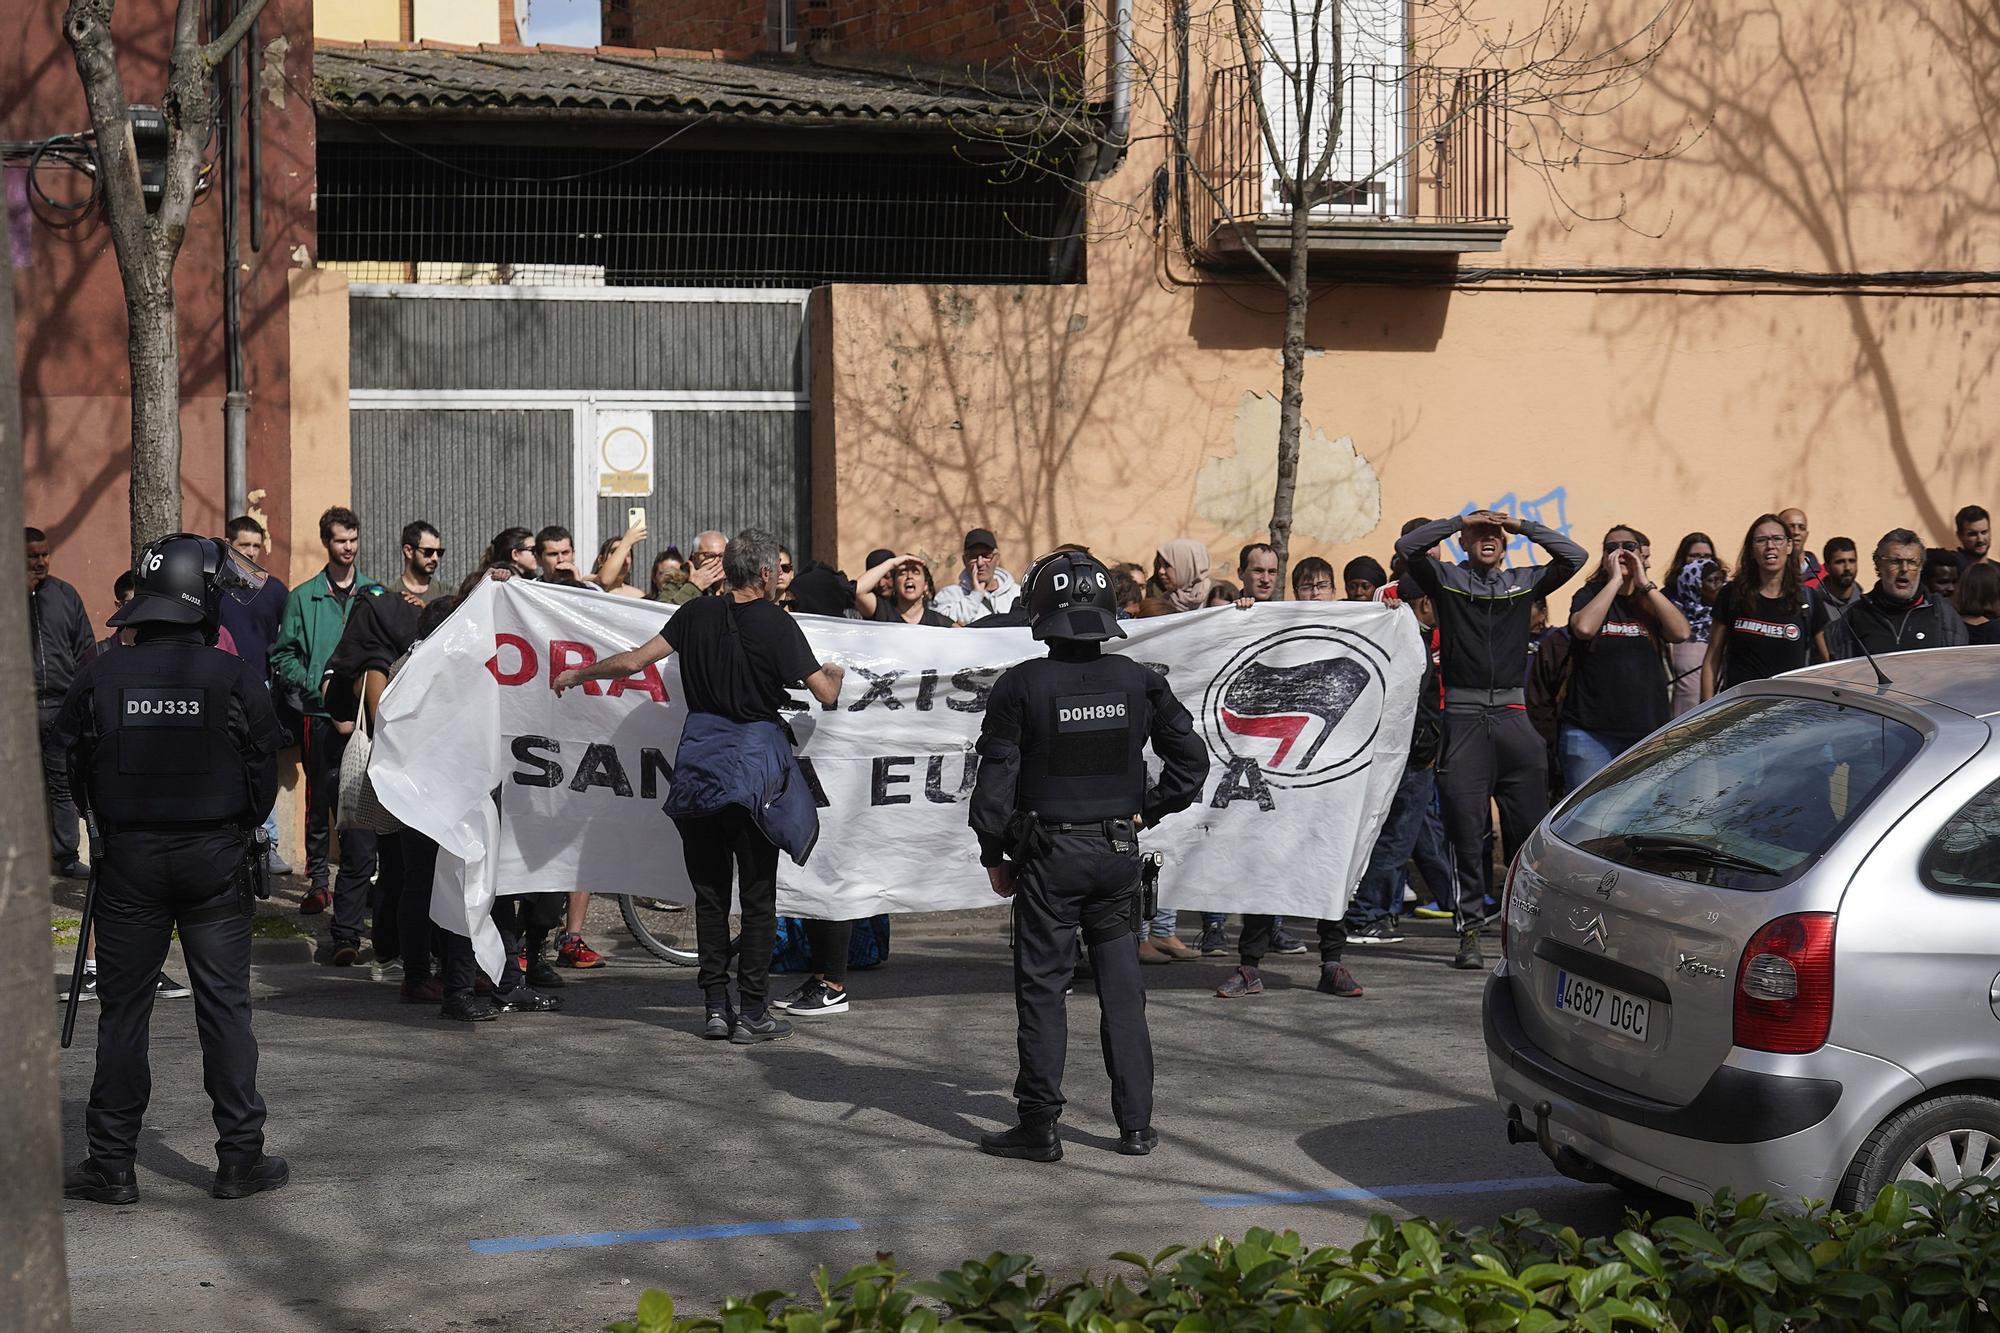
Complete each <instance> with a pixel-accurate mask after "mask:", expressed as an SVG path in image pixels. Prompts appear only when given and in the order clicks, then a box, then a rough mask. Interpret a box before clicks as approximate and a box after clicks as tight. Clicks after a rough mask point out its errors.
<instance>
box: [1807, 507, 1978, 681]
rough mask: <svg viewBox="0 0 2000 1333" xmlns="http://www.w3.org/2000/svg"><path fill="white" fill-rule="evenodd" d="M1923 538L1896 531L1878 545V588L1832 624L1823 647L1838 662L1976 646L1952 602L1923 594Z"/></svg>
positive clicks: (1876, 546)
mask: <svg viewBox="0 0 2000 1333" xmlns="http://www.w3.org/2000/svg"><path fill="white" fill-rule="evenodd" d="M1923 568H1924V543H1923V539H1922V538H1921V537H1919V536H1917V534H1916V533H1914V532H1912V531H1910V530H1909V529H1908V528H1892V529H1890V530H1889V531H1888V532H1885V533H1883V534H1882V540H1881V541H1879V542H1876V543H1875V586H1874V587H1873V588H1871V589H1869V590H1868V592H1867V594H1866V595H1864V596H1863V597H1861V598H1860V599H1859V600H1858V601H1856V602H1855V603H1854V605H1853V606H1852V607H1850V608H1849V609H1848V611H1847V613H1846V614H1845V615H1843V616H1841V617H1840V619H1838V620H1836V621H1834V622H1833V623H1832V624H1830V625H1828V626H1827V627H1826V629H1825V630H1824V631H1823V632H1822V635H1821V643H1822V645H1823V647H1824V649H1825V652H1826V656H1827V657H1829V658H1831V659H1834V660H1836V661H1838V660H1840V659H1842V658H1849V657H1859V656H1861V654H1862V650H1863V649H1864V648H1865V649H1866V650H1867V651H1868V652H1870V653H1898V652H1908V651H1910V650H1912V649H1917V648H1956V647H1959V646H1960V645H1962V644H1966V643H1969V642H1971V639H1972V636H1971V635H1970V634H1969V633H1968V632H1967V631H1966V628H1965V622H1964V621H1963V620H1960V619H1959V618H1958V612H1957V611H1955V610H1953V609H1952V605H1951V603H1950V602H1947V601H1945V600H1944V599H1943V598H1941V597H1933V596H1932V595H1931V594H1929V593H1927V592H1925V591H1924V586H1923V581H1922V574H1923Z"/></svg>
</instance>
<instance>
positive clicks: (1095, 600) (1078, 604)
mask: <svg viewBox="0 0 2000 1333" xmlns="http://www.w3.org/2000/svg"><path fill="white" fill-rule="evenodd" d="M1027 582H1028V612H1029V615H1030V617H1031V619H1030V624H1032V625H1033V627H1034V634H1035V637H1036V638H1037V639H1075V640H1079V641H1081V642H1084V643H1097V642H1101V641H1103V640H1105V639H1122V638H1124V637H1125V630H1124V628H1123V627H1121V626H1120V625H1119V623H1118V604H1117V603H1116V602H1115V601H1113V600H1112V597H1111V573H1110V571H1109V570H1107V569H1105V567H1104V566H1103V565H1100V564H1098V563H1097V561H1096V560H1094V559H1092V558H1091V557H1090V556H1089V555H1088V554H1087V553H1085V552H1083V551H1057V552H1055V553H1054V554H1053V555H1045V556H1043V557H1042V558H1041V559H1040V560H1037V561H1036V562H1035V563H1034V564H1033V565H1032V566H1030V567H1029V569H1028V575H1027Z"/></svg>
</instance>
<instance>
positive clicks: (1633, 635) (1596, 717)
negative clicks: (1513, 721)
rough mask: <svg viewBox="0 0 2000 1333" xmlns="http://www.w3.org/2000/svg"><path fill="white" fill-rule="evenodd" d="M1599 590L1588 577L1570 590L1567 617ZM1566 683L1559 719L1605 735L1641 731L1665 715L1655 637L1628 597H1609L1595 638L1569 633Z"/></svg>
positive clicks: (1638, 733)
mask: <svg viewBox="0 0 2000 1333" xmlns="http://www.w3.org/2000/svg"><path fill="white" fill-rule="evenodd" d="M1603 590H1604V584H1603V582H1602V581H1601V580H1598V579H1592V580H1591V581H1590V582H1589V583H1586V584H1584V585H1583V586H1582V587H1581V588H1578V589H1577V590H1576V596H1575V598H1573V599H1572V600H1571V602H1570V608H1569V613H1570V614H1571V615H1572V616H1573V615H1575V614H1576V613H1577V612H1579V611H1581V610H1583V608H1584V607H1586V606H1588V605H1590V603H1591V602H1592V600H1594V599H1595V598H1596V596H1597V594H1598V593H1600V592H1602V591H1603ZM1570 639H1571V643H1570V649H1569V659H1570V668H1569V670H1570V676H1569V688H1568V689H1567V690H1565V691H1564V693H1563V707H1562V720H1563V721H1565V722H1567V723H1569V724H1570V725H1571V726H1574V727H1582V728H1583V729H1584V730H1586V731H1598V732H1603V733H1605V734H1606V735H1610V736H1643V735H1645V734H1646V733H1647V732H1649V731H1651V730H1653V728H1655V727H1658V726H1661V725H1663V724H1664V723H1665V722H1666V720H1667V678H1666V672H1665V671H1664V669H1663V668H1662V667H1661V665H1660V641H1659V639H1658V638H1657V637H1655V635H1654V633H1653V631H1652V625H1651V623H1650V622H1648V621H1647V620H1645V619H1644V618H1643V617H1642V616H1641V615H1640V613H1639V609H1638V608H1637V607H1635V606H1634V605H1633V604H1632V603H1631V602H1630V601H1629V600H1628V599H1626V598H1624V597H1614V598H1612V599H1611V609H1610V611H1608V612H1607V613H1606V614H1605V617H1604V625H1603V628H1601V629H1599V630H1598V631H1597V635H1596V637H1595V638H1589V639H1584V638H1578V637H1577V636H1576V635H1574V634H1572V635H1571V636H1570Z"/></svg>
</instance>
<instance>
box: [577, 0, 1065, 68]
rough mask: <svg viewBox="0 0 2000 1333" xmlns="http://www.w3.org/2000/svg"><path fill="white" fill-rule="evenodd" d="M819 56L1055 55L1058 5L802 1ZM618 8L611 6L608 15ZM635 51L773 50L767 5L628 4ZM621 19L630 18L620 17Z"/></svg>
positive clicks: (652, 0)
mask: <svg viewBox="0 0 2000 1333" xmlns="http://www.w3.org/2000/svg"><path fill="white" fill-rule="evenodd" d="M797 3H798V15H799V36H800V39H801V41H802V42H803V43H804V44H805V45H806V46H808V47H809V48H813V49H824V50H827V51H830V52H839V53H844V54H849V55H871V56H872V55H898V56H909V57H911V58H913V59H917V60H922V61H927V62H938V63H947V64H975V63H982V62H993V63H1000V62H1005V61H1008V60H1011V59H1012V58H1014V57H1015V56H1017V55H1019V54H1021V53H1023V52H1027V53H1030V54H1034V55H1037V56H1039V55H1040V54H1042V53H1045V52H1047V51H1049V50H1052V49H1054V46H1055V40H1054V39H1055V36H1056V34H1057V33H1058V31H1059V26H1058V25H1059V23H1060V17H1059V16H1060V15H1061V13H1062V10H1063V6H1062V5H1060V4H1058V3H1057V2H1056V0H797ZM613 7H614V5H613V4H607V14H608V13H609V11H610V10H611V9H612V8H613ZM615 8H617V9H619V10H622V11H629V13H630V16H631V26H632V44H633V45H635V46H679V47H690V48H694V49H696V50H703V49H710V48H717V47H720V48H723V49H736V50H742V49H751V50H762V49H764V48H765V47H766V45H767V42H766V37H765V32H764V15H765V0H624V3H621V4H615ZM620 17H621V18H622V17H623V15H622V14H621V15H620Z"/></svg>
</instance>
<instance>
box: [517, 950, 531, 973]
mask: <svg viewBox="0 0 2000 1333" xmlns="http://www.w3.org/2000/svg"><path fill="white" fill-rule="evenodd" d="M514 970H515V971H517V972H522V973H525V972H527V970H528V955H526V954H524V953H517V954H515V955H514Z"/></svg>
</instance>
